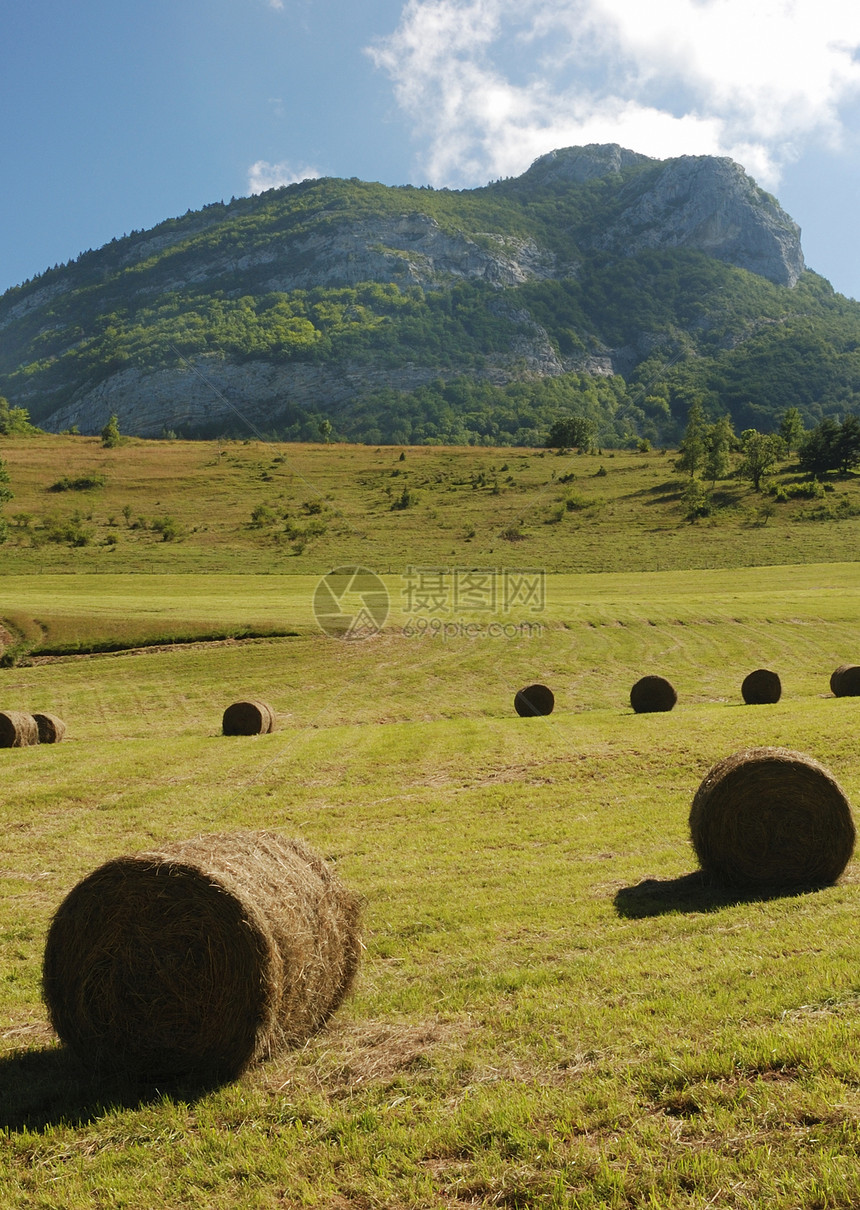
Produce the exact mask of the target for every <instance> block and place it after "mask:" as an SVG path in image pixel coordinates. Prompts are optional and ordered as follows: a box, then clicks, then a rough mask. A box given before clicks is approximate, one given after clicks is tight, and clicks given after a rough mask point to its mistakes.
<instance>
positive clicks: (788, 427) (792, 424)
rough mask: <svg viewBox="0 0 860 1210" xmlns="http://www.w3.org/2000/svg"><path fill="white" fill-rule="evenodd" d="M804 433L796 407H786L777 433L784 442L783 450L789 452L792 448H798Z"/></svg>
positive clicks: (801, 418)
mask: <svg viewBox="0 0 860 1210" xmlns="http://www.w3.org/2000/svg"><path fill="white" fill-rule="evenodd" d="M805 434H806V429H805V428H804V426H803V417H802V416H801V415H800V412H799V411H798V410H797V408H787V409H786V411H785V412H783V415H782V421H781V422H780V426H779V435H780V437H781V438H782V439H783V441H784V442H785V452H786V453H787V454H790V453H791V451H792V450H797V449H799V448H800V445H801V443H802V441H803V438H804V436H805Z"/></svg>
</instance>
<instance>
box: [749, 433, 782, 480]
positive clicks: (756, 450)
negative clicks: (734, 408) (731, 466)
mask: <svg viewBox="0 0 860 1210" xmlns="http://www.w3.org/2000/svg"><path fill="white" fill-rule="evenodd" d="M741 450H742V451H743V458H742V460H741V464H740V466H739V467H738V474H740V475H742V476H743V478H744V479H749V481H750V482H751V483H752V485H753V490H754V491H757V492H760V491H761V481H762V479H763V478H764V477H765V475H766V474H767V473H768V471H770V470H773V468H774V466H775V465H776V463H777V461H778V460H779V459H780V458H781V457H782V455H783V453H784V451H785V444H784V442H783V440H782V438H781V437H780V435H779V433H760V432H758V430H757V429H744V431H743V432H742V433H741Z"/></svg>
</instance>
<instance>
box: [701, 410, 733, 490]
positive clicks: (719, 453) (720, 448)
mask: <svg viewBox="0 0 860 1210" xmlns="http://www.w3.org/2000/svg"><path fill="white" fill-rule="evenodd" d="M736 442H737V437H736V436H735V431H734V429H733V428H732V422H731V419H730V418H729V417H728V416H721V417H720V419H719V420H718V421H717V423H716V424H712V425H711V427H710V429H709V430H708V436H707V449H706V452H705V461H704V465H703V467H702V472H703V474H704V476H705V478H706V479H710V481H711V486H712V487H714V486H716V482H717V480H718V479H725V478H726V477H727V476H728V474H729V471H730V470H731V459H730V457H729V455H730V454H731V452H732V450H733V449H734V447H735V444H736Z"/></svg>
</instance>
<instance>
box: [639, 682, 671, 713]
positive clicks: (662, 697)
mask: <svg viewBox="0 0 860 1210" xmlns="http://www.w3.org/2000/svg"><path fill="white" fill-rule="evenodd" d="M677 700H678V695H677V693H676V692H675V689H674V687H673V686H672V685H671V684H670V683H669V682H668V681H667V680H666V679H665V678H664V677H662V676H643V677H642V679H641V680H638V681H637V682H636V684H635V685H634V686H633V688H632V689H631V690H630V705H631V706H632V707H633V709H634V710H635V711H636V713H637V714H651V713H654V712H657V711H661V710H671V709H672V707H673V706H674V705H675V703H676V702H677Z"/></svg>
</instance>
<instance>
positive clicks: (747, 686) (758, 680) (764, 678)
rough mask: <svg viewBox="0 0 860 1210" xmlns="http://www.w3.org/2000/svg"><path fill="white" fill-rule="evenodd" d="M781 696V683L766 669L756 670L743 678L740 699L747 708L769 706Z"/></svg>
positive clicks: (775, 674)
mask: <svg viewBox="0 0 860 1210" xmlns="http://www.w3.org/2000/svg"><path fill="white" fill-rule="evenodd" d="M781 696H782V682H781V681H780V679H779V676H778V675H777V673H775V672H771V671H770V669H768V668H756V670H755V672H750V673H749V674H748V675H747V676H745V677H744V679H743V683H742V685H741V697H742V698H743V699H744V701H745V702H746V704H747V705H748V706H769V705H772V704H773V703H774V702H778V701H779V699H780V697H781Z"/></svg>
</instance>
